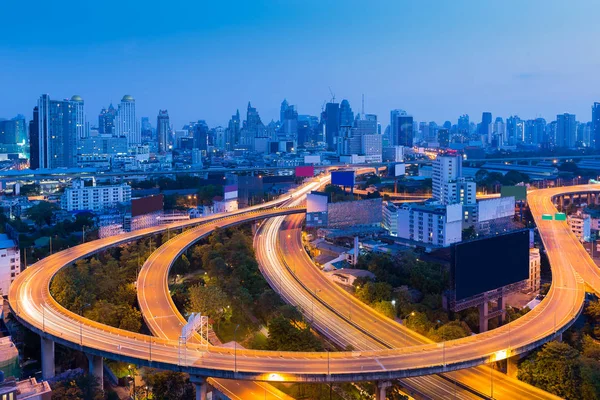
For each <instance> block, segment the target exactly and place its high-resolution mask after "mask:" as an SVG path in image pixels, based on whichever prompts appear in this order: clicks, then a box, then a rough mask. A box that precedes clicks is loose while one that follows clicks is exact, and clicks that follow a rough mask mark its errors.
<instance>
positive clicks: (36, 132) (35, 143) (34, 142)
mask: <svg viewBox="0 0 600 400" xmlns="http://www.w3.org/2000/svg"><path fill="white" fill-rule="evenodd" d="M29 168H31V169H39V168H40V112H39V108H38V107H37V106H35V107H34V108H33V119H32V120H31V121H29Z"/></svg>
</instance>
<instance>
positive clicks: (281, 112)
mask: <svg viewBox="0 0 600 400" xmlns="http://www.w3.org/2000/svg"><path fill="white" fill-rule="evenodd" d="M288 107H289V104H288V101H287V99H283V101H282V102H281V108H280V109H279V122H281V123H282V124H283V120H284V118H285V112H286V110H287V109H288Z"/></svg>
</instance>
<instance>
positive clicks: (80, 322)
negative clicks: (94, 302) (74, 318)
mask: <svg viewBox="0 0 600 400" xmlns="http://www.w3.org/2000/svg"><path fill="white" fill-rule="evenodd" d="M88 307H91V304H90V303H87V304H83V305H82V306H81V307H79V316H80V317H81V321H79V346H81V347H83V309H84V308H88Z"/></svg>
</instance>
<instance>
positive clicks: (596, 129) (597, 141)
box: [592, 103, 600, 150]
mask: <svg viewBox="0 0 600 400" xmlns="http://www.w3.org/2000/svg"><path fill="white" fill-rule="evenodd" d="M592 141H593V143H592V147H593V148H594V149H596V150H600V103H594V105H593V106H592Z"/></svg>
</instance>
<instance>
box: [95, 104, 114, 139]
mask: <svg viewBox="0 0 600 400" xmlns="http://www.w3.org/2000/svg"><path fill="white" fill-rule="evenodd" d="M116 115H117V110H115V107H114V106H113V105H112V103H110V105H109V106H108V109H106V108H103V109H102V111H100V115H98V133H100V134H101V135H102V134H106V135H114V134H115V116H116Z"/></svg>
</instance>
